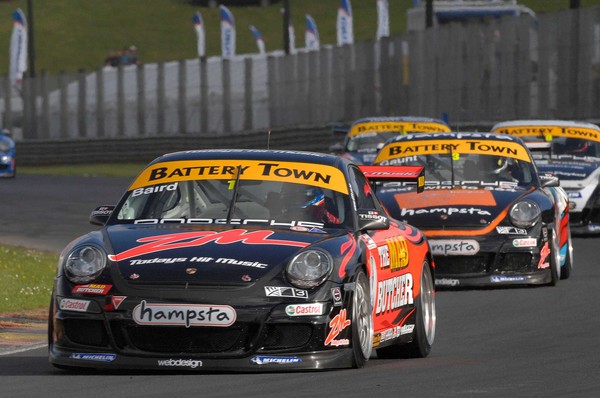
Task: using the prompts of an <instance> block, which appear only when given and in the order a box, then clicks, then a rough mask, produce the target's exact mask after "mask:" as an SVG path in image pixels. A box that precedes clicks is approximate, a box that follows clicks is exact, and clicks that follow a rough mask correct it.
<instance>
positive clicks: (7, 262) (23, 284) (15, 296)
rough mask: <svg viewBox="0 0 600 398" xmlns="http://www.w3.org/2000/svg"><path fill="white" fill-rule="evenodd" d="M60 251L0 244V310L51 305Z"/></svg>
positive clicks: (26, 308) (19, 309)
mask: <svg viewBox="0 0 600 398" xmlns="http://www.w3.org/2000/svg"><path fill="white" fill-rule="evenodd" d="M57 261H58V255H57V254H55V253H49V252H43V251H38V250H32V249H27V248H22V247H12V246H6V245H2V244H0V313H5V312H12V311H23V310H32V309H38V308H44V307H48V303H49V302H50V295H51V293H52V282H53V279H54V275H55V274H56V263H57Z"/></svg>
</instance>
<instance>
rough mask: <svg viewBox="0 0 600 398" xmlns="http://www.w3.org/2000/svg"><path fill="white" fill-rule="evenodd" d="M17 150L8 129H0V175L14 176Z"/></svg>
mask: <svg viewBox="0 0 600 398" xmlns="http://www.w3.org/2000/svg"><path fill="white" fill-rule="evenodd" d="M16 155H17V150H16V146H15V141H14V140H13V139H12V138H11V137H10V133H9V131H8V130H5V129H2V130H0V177H9V178H12V177H15V176H16V174H17V165H16Z"/></svg>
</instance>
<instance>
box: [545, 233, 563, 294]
mask: <svg viewBox="0 0 600 398" xmlns="http://www.w3.org/2000/svg"><path fill="white" fill-rule="evenodd" d="M548 232H549V233H550V236H548V245H549V246H550V254H549V255H550V275H551V279H550V286H556V284H557V283H558V280H559V279H560V274H561V272H560V271H561V270H560V268H561V267H560V247H559V246H560V245H559V243H558V236H557V235H556V231H554V228H550V229H549V230H548Z"/></svg>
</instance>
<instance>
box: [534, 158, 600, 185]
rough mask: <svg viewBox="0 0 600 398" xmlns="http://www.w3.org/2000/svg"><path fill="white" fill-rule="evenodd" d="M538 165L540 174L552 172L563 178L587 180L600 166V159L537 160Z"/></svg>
mask: <svg viewBox="0 0 600 398" xmlns="http://www.w3.org/2000/svg"><path fill="white" fill-rule="evenodd" d="M536 165H537V168H538V170H539V172H540V174H545V173H550V174H552V175H553V176H556V177H558V178H559V179H561V180H585V179H586V178H587V177H589V176H590V174H592V173H593V172H594V171H595V170H596V169H597V168H598V167H600V159H597V158H593V159H590V158H581V160H577V161H575V160H562V159H561V160H559V159H556V160H554V159H552V160H537V161H536Z"/></svg>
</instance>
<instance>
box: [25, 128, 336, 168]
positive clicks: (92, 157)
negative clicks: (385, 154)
mask: <svg viewBox="0 0 600 398" xmlns="http://www.w3.org/2000/svg"><path fill="white" fill-rule="evenodd" d="M340 140H341V137H340V136H334V135H333V133H332V130H331V129H324V128H323V127H320V128H310V127H304V128H296V129H294V130H280V131H272V132H271V134H270V138H269V134H268V132H265V131H262V132H253V133H246V134H243V135H227V136H224V135H218V136H214V135H213V136H191V135H186V136H181V135H180V136H169V137H164V136H161V137H148V138H119V139H104V140H64V141H58V140H52V141H40V140H36V141H20V142H18V143H17V164H18V165H30V166H33V165H35V166H41V165H52V164H82V163H104V162H107V163H108V162H142V163H143V162H149V161H151V160H152V159H154V158H156V157H157V156H160V155H162V154H165V153H169V152H175V151H183V150H192V149H216V148H219V149H224V148H242V149H267V147H268V148H270V149H290V150H303V151H316V152H328V148H329V146H330V145H331V144H333V143H335V142H337V141H340Z"/></svg>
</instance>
